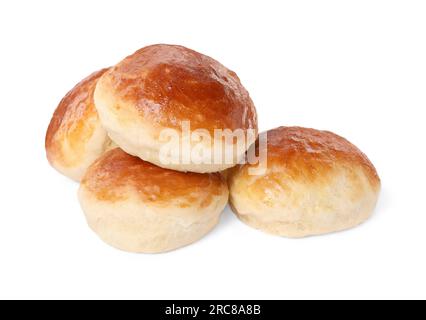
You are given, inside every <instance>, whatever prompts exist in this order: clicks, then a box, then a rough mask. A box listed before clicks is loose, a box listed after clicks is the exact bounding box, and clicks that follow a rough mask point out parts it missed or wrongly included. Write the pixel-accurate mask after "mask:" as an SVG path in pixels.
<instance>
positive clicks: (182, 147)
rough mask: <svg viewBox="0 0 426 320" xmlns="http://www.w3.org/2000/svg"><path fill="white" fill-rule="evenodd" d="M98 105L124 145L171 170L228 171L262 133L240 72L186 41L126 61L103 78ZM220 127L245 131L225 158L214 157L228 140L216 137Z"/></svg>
mask: <svg viewBox="0 0 426 320" xmlns="http://www.w3.org/2000/svg"><path fill="white" fill-rule="evenodd" d="M95 102H96V108H97V110H98V112H99V115H100V119H101V121H102V124H103V125H104V127H105V129H106V130H107V131H108V133H109V135H110V137H111V139H112V140H113V141H114V142H115V143H117V145H118V146H119V147H120V148H122V149H123V150H124V151H126V152H127V153H129V154H132V155H134V156H138V157H139V158H141V159H143V160H146V161H149V162H151V163H154V164H156V165H158V166H160V167H163V168H167V169H173V170H178V171H191V172H199V173H205V172H217V171H221V170H225V169H227V168H230V167H233V166H235V164H236V163H238V162H239V161H240V160H241V159H242V158H243V157H244V154H245V151H246V150H247V149H248V147H249V146H250V145H251V144H252V143H253V142H254V141H255V140H256V136H257V115H256V110H255V107H254V104H253V102H252V100H251V99H250V96H249V94H248V92H247V91H246V89H244V87H243V86H242V84H241V83H240V80H239V78H238V77H237V75H236V74H235V73H234V72H232V71H230V70H228V69H227V68H225V67H224V66H223V65H221V64H220V63H219V62H217V61H216V60H213V59H212V58H210V57H207V56H205V55H202V54H200V53H198V52H195V51H193V50H190V49H187V48H184V47H181V46H173V45H153V46H149V47H146V48H143V49H141V50H139V51H137V52H136V53H134V54H133V55H131V56H129V57H128V58H126V59H124V60H123V61H122V62H120V63H119V64H118V65H117V66H115V67H113V68H112V69H111V70H110V71H108V72H107V73H105V74H104V75H103V76H102V78H101V79H100V80H99V82H98V85H97V88H96V91H95ZM218 129H221V130H223V129H228V130H230V131H231V132H235V131H236V130H238V131H239V133H241V134H242V135H244V136H243V138H242V139H232V137H231V139H229V140H227V142H226V143H225V147H224V148H225V151H224V152H223V156H222V157H216V158H214V157H213V155H214V152H215V150H220V151H222V150H223V149H222V147H221V144H220V143H224V142H225V141H224V139H222V138H221V137H220V136H215V134H214V133H215V130H218ZM170 132H172V133H176V134H178V137H179V138H180V140H176V139H172V134H171V133H170ZM196 132H197V133H196ZM200 132H203V133H202V134H198V133H200ZM195 133H196V136H194V134H195ZM191 137H192V138H191ZM244 138H247V140H248V142H247V141H244V140H245V139H244ZM186 142H188V143H186ZM225 154H227V155H230V156H226V157H225ZM190 155H193V156H191V157H190V159H187V157H189V156H190Z"/></svg>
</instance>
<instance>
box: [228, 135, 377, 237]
mask: <svg viewBox="0 0 426 320" xmlns="http://www.w3.org/2000/svg"><path fill="white" fill-rule="evenodd" d="M267 138H268V143H267V147H268V149H267V155H268V166H267V171H266V173H265V174H263V175H260V176H251V175H250V174H249V169H250V168H254V167H255V166H254V165H248V164H247V165H241V166H239V167H236V168H235V169H234V170H232V173H231V175H230V177H229V186H230V193H231V204H232V207H233V209H234V211H235V212H236V214H237V215H238V216H239V217H240V219H241V220H243V221H244V222H246V223H247V224H249V225H251V226H253V227H255V228H258V229H261V230H264V231H266V232H269V233H273V234H277V235H282V236H288V237H303V236H308V235H315V234H322V233H328V232H333V231H339V230H344V229H348V228H351V227H354V226H356V225H358V224H360V223H361V222H363V221H364V220H366V219H367V218H368V217H369V216H370V214H371V213H372V212H373V209H374V207H375V204H376V201H377V197H378V194H379V190H380V179H379V176H378V174H377V172H376V169H375V168H374V166H373V164H372V163H371V162H370V161H369V159H368V158H367V156H366V155H365V154H363V153H362V152H361V151H360V150H359V149H358V148H357V147H355V146H354V145H353V144H351V143H350V142H349V141H347V140H346V139H344V138H342V137H340V136H338V135H336V134H334V133H331V132H327V131H318V130H314V129H307V128H300V127H280V128H277V129H274V130H271V131H268V132H267ZM256 149H257V152H258V151H259V146H258V145H257V146H256Z"/></svg>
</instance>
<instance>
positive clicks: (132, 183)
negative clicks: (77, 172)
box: [79, 148, 228, 253]
mask: <svg viewBox="0 0 426 320" xmlns="http://www.w3.org/2000/svg"><path fill="white" fill-rule="evenodd" d="M79 200H80V203H81V206H82V208H83V211H84V213H85V215H86V218H87V222H88V224H89V226H90V227H91V228H92V229H93V230H94V231H95V232H96V233H97V234H98V236H99V237H100V238H101V239H102V240H104V241H105V242H106V243H108V244H110V245H112V246H114V247H116V248H119V249H121V250H125V251H129V252H137V253H161V252H167V251H170V250H174V249H177V248H180V247H183V246H186V245H188V244H190V243H193V242H195V241H197V240H199V239H200V238H202V237H203V236H205V235H206V234H207V233H208V232H209V231H211V230H212V229H213V228H214V227H215V226H216V224H217V223H218V221H219V217H220V214H221V213H222V211H223V209H224V208H225V206H226V204H227V202H228V188H227V185H226V182H225V180H224V179H223V178H222V176H221V175H220V174H218V173H215V174H204V175H203V174H197V173H187V174H186V173H181V172H176V171H171V170H167V169H162V168H159V167H156V166H154V165H153V164H150V163H148V162H145V161H143V160H141V159H139V158H137V157H133V156H130V155H128V154H126V153H125V152H124V151H122V150H121V149H118V148H117V149H114V150H111V151H109V152H107V153H105V154H104V155H103V156H102V157H101V158H100V159H98V160H97V161H96V162H95V163H94V164H93V165H92V166H91V167H90V168H89V169H88V171H87V173H86V175H85V177H84V178H83V180H82V183H81V186H80V190H79Z"/></svg>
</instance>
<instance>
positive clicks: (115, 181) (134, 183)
mask: <svg viewBox="0 0 426 320" xmlns="http://www.w3.org/2000/svg"><path fill="white" fill-rule="evenodd" d="M82 186H83V187H85V188H86V189H87V190H88V191H89V192H91V193H92V194H94V195H95V196H96V198H97V199H98V200H101V201H112V202H114V201H119V200H124V199H126V198H127V197H128V196H129V193H131V192H133V191H136V192H137V194H138V196H139V197H140V199H141V200H142V201H144V202H149V203H156V204H162V203H167V202H169V201H175V200H176V199H177V201H178V204H177V203H176V205H179V206H180V207H188V206H191V205H192V204H193V203H196V202H198V203H199V202H201V206H202V207H204V206H208V205H210V203H211V202H212V200H213V197H215V196H219V195H223V193H224V192H226V188H227V187H226V183H225V180H224V179H223V177H222V176H221V175H220V174H219V173H214V174H199V173H184V172H178V171H173V170H168V169H163V168H160V167H157V166H155V165H153V164H151V163H149V162H146V161H143V160H141V159H139V158H137V157H134V156H131V155H129V154H127V153H125V152H124V151H122V150H121V149H119V148H117V149H114V150H111V151H109V152H107V153H105V154H104V155H103V156H101V157H100V158H99V159H98V160H97V161H96V162H95V163H94V164H93V165H92V166H91V167H90V168H89V169H88V171H87V173H86V175H85V176H84V178H83V180H82Z"/></svg>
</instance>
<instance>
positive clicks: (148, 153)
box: [109, 130, 246, 173]
mask: <svg viewBox="0 0 426 320" xmlns="http://www.w3.org/2000/svg"><path fill="white" fill-rule="evenodd" d="M109 137H110V139H111V140H112V141H115V144H116V145H117V146H119V147H120V148H121V149H122V150H123V151H124V152H126V153H128V154H130V155H132V156H135V157H138V158H140V159H142V160H144V161H147V162H150V163H152V164H154V165H156V166H158V167H160V168H163V169H169V170H174V171H179V172H194V173H216V172H222V171H225V170H228V169H230V168H233V167H235V166H236V165H237V164H238V163H240V162H242V160H243V159H244V157H245V154H246V150H243V151H242V152H241V153H240V154H237V155H235V156H234V159H233V161H232V163H218V164H215V163H194V162H190V163H176V162H173V161H167V162H164V161H161V159H160V151H159V150H160V149H161V145H160V144H157V143H156V142H155V141H153V140H151V138H149V135H146V140H147V141H148V143H146V145H143V146H136V145H135V144H133V143H132V142H131V141H129V140H128V139H125V138H123V137H122V136H121V135H119V134H117V133H115V132H114V131H112V130H111V131H110V132H109ZM234 148H235V146H232V147H230V149H232V150H234ZM211 152H213V151H211Z"/></svg>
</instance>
